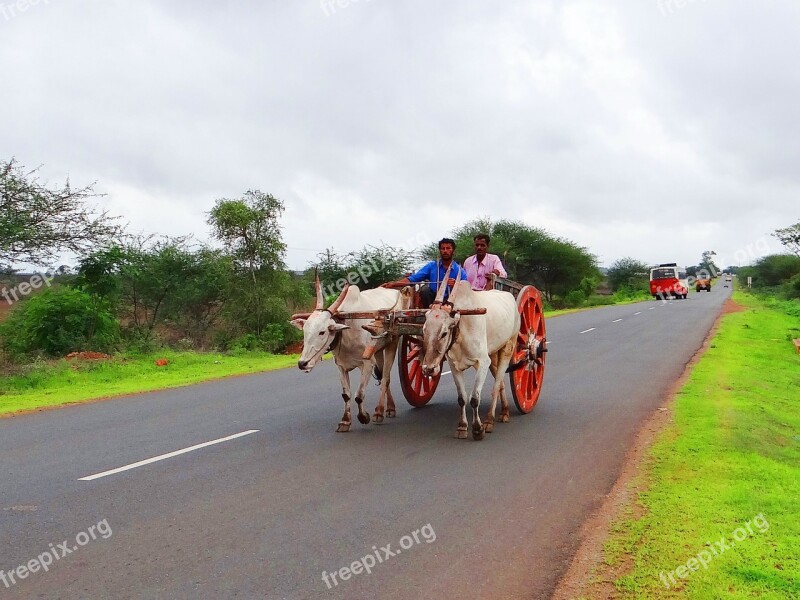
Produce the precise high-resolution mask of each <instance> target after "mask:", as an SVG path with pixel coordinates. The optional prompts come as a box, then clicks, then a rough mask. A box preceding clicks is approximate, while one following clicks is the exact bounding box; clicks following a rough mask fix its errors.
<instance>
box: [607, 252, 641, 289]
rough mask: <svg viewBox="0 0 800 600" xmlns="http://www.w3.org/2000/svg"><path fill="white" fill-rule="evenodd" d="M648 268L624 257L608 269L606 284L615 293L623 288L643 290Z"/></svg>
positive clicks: (637, 261) (638, 261)
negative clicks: (607, 283)
mask: <svg viewBox="0 0 800 600" xmlns="http://www.w3.org/2000/svg"><path fill="white" fill-rule="evenodd" d="M649 271H650V268H649V267H648V266H647V265H646V264H645V263H643V262H642V261H640V260H636V259H635V258H631V257H630V256H626V257H625V258H620V259H619V260H617V261H615V262H614V264H612V265H611V267H610V268H609V269H608V273H607V277H608V282H609V283H610V284H611V289H612V290H613V291H615V292H616V291H617V290H619V289H621V288H623V287H625V288H629V289H631V290H637V289H645V288H646V287H647V282H648V278H649V275H648V273H649Z"/></svg>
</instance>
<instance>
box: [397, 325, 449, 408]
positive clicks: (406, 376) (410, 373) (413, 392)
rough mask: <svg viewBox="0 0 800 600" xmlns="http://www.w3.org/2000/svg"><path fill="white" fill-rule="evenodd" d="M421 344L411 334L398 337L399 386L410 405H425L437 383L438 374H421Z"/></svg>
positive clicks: (431, 396)
mask: <svg viewBox="0 0 800 600" xmlns="http://www.w3.org/2000/svg"><path fill="white" fill-rule="evenodd" d="M421 350H422V344H421V343H420V341H419V340H418V339H416V338H414V337H413V336H410V335H404V336H403V337H402V338H401V339H400V352H399V353H398V354H399V356H398V359H397V368H398V372H399V373H398V374H399V377H400V388H401V389H402V390H403V396H405V399H406V400H407V401H408V403H409V404H410V405H411V406H415V407H419V406H425V405H426V404H427V403H428V402H429V401H430V399H431V398H433V393H434V392H435V391H436V387H437V386H438V385H439V377H440V376H441V372H440V373H439V375H435V376H433V377H425V376H424V375H423V374H422V362H421V360H420V352H421Z"/></svg>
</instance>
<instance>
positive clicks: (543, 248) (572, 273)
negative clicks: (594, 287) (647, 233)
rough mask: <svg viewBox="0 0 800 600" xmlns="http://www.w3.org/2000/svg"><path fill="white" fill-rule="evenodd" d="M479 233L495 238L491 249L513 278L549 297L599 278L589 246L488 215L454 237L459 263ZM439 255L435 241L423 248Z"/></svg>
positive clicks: (459, 229)
mask: <svg viewBox="0 0 800 600" xmlns="http://www.w3.org/2000/svg"><path fill="white" fill-rule="evenodd" d="M477 233H486V234H487V235H489V236H490V237H491V238H492V241H491V245H490V248H489V252H491V253H492V254H498V255H499V256H500V257H501V259H502V260H503V264H504V266H505V267H506V271H508V277H509V279H513V280H515V281H518V282H519V283H532V284H534V285H535V286H536V287H538V288H539V289H540V290H541V291H542V293H543V294H544V295H545V298H546V299H547V300H550V301H552V300H553V297H554V296H555V295H557V296H561V297H564V296H565V295H566V294H567V293H569V292H571V291H573V290H576V289H579V288H580V286H581V282H582V281H583V280H584V279H586V280H589V281H590V280H592V279H597V280H599V275H600V274H599V271H598V270H597V258H596V257H595V256H594V255H592V254H590V253H589V252H588V251H587V249H586V248H583V247H581V246H578V245H577V244H575V243H573V242H570V241H569V240H565V239H562V238H556V237H554V236H552V235H551V234H549V233H548V232H547V231H545V230H544V229H540V228H538V227H531V226H530V225H527V224H525V223H522V222H520V221H506V220H501V221H497V222H492V221H491V220H490V219H488V218H485V217H484V218H480V219H476V220H474V221H470V222H468V223H466V224H465V225H462V226H461V227H459V228H457V229H456V230H454V232H453V233H452V234H451V237H452V238H453V239H455V240H456V244H457V248H456V256H455V258H456V260H457V261H458V262H463V260H464V258H466V257H467V256H469V255H471V254H473V253H474V249H473V245H472V238H473V236H474V235H475V234H477ZM438 255H439V253H438V248H437V247H436V244H435V243H434V244H431V245H430V246H427V247H426V248H424V250H423V256H426V257H429V258H434V257H438Z"/></svg>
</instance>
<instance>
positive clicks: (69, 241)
mask: <svg viewBox="0 0 800 600" xmlns="http://www.w3.org/2000/svg"><path fill="white" fill-rule="evenodd" d="M37 171H38V169H34V170H32V171H26V170H25V169H24V167H22V166H21V165H20V164H19V163H17V162H16V161H15V160H14V159H11V160H9V161H5V162H3V161H0V265H5V266H8V265H9V264H11V263H14V262H27V263H31V264H35V265H46V264H47V263H48V261H51V260H53V259H54V258H56V257H57V256H58V254H59V253H60V252H74V253H76V254H79V255H81V254H84V253H85V252H87V251H88V250H94V249H97V247H98V246H107V245H109V244H111V243H112V242H113V240H115V239H116V238H117V237H118V236H119V235H120V234H121V232H122V227H121V226H120V225H119V224H118V223H117V221H116V218H112V217H109V216H108V215H107V213H105V212H103V213H100V214H96V213H95V212H94V211H93V210H92V209H91V208H89V207H88V206H87V204H86V201H87V200H88V199H90V198H96V197H99V196H100V194H95V193H94V189H93V185H88V186H86V187H82V188H77V189H73V188H72V186H71V185H70V183H69V180H67V182H66V183H65V184H64V186H63V187H61V188H58V187H56V188H49V187H47V185H45V184H43V183H41V182H40V181H39V179H38V177H37Z"/></svg>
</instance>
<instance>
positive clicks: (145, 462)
mask: <svg viewBox="0 0 800 600" xmlns="http://www.w3.org/2000/svg"><path fill="white" fill-rule="evenodd" d="M256 432H258V429H249V430H247V431H242V432H241V433H235V434H233V435H229V436H228V437H224V438H219V439H218V440H211V441H210V442H203V443H202V444H197V445H196V446H189V447H188V448H183V449H182V450H175V451H174V452H168V453H167V454H161V455H159V456H154V457H153V458H147V459H145V460H140V461H139V462H135V463H131V464H129V465H125V466H124V467H118V468H116V469H111V470H110V471H103V472H102V473H96V474H95V475H87V476H86V477H81V478H80V479H78V481H92V480H93V479H100V478H101V477H108V476H109V475H114V474H116V473H122V472H123V471H128V470H130V469H135V468H137V467H143V466H144V465H149V464H150V463H154V462H158V461H160V460H165V459H167V458H172V457H173V456H178V455H180V454H186V453H187V452H192V451H193V450H199V449H200V448H205V447H206V446H213V445H214V444H220V443H222V442H227V441H229V440H235V439H236V438H239V437H242V436H245V435H250V434H251V433H256Z"/></svg>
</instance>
